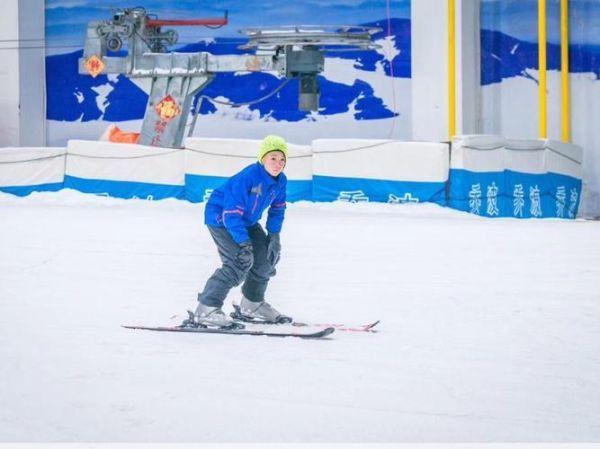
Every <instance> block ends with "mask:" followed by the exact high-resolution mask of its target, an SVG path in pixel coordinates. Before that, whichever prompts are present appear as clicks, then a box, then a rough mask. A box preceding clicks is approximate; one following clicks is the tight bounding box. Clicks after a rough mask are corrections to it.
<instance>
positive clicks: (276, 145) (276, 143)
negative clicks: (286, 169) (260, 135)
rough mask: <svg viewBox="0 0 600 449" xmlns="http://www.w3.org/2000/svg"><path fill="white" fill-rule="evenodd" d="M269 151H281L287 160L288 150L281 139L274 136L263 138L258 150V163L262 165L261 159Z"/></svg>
mask: <svg viewBox="0 0 600 449" xmlns="http://www.w3.org/2000/svg"><path fill="white" fill-rule="evenodd" d="M271 151H281V152H282V153H283V155H284V156H285V159H286V160H287V158H288V148H287V143H286V141H285V140H284V139H283V137H279V136H275V135H269V136H267V137H265V138H264V139H263V141H262V142H261V143H260V148H259V149H258V162H260V163H261V164H262V160H263V157H265V155H266V154H267V153H270V152H271Z"/></svg>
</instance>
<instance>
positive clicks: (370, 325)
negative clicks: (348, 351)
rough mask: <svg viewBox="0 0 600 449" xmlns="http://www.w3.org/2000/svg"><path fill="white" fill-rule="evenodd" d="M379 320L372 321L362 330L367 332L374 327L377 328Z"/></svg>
mask: <svg viewBox="0 0 600 449" xmlns="http://www.w3.org/2000/svg"><path fill="white" fill-rule="evenodd" d="M380 321H381V320H377V321H373V322H372V323H371V324H366V325H365V326H364V327H363V328H364V330H366V331H368V330H371V329H373V328H374V327H375V326H377V325H378V324H379V322H380Z"/></svg>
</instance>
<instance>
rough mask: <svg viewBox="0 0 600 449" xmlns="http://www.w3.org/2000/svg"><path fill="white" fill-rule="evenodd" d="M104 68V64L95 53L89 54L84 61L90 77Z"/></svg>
mask: <svg viewBox="0 0 600 449" xmlns="http://www.w3.org/2000/svg"><path fill="white" fill-rule="evenodd" d="M105 68H106V64H104V62H103V61H102V59H100V58H99V57H98V56H96V55H92V56H90V57H89V58H88V59H86V61H85V69H86V70H87V71H88V73H89V74H90V75H92V78H96V77H97V76H98V75H99V74H100V73H102V71H103V70H104V69H105Z"/></svg>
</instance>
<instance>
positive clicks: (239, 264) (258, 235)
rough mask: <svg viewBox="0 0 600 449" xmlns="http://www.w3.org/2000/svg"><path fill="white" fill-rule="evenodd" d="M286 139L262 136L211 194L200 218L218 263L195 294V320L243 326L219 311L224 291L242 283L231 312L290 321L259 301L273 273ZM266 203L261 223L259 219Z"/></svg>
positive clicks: (277, 253) (278, 246)
mask: <svg viewBox="0 0 600 449" xmlns="http://www.w3.org/2000/svg"><path fill="white" fill-rule="evenodd" d="M287 157H288V149H287V143H286V142H285V140H284V139H283V138H281V137H279V136H273V135H270V136H267V137H265V138H264V139H263V141H262V142H261V145H260V149H259V152H258V162H256V163H254V164H252V165H249V166H248V167H246V168H244V169H243V170H242V171H240V172H239V173H237V174H235V175H234V176H232V177H231V178H229V180H228V181H227V182H226V183H225V184H224V185H222V186H220V187H218V188H217V189H215V190H214V191H213V193H212V194H211V196H210V198H209V200H208V202H207V204H206V209H205V212H204V222H205V224H206V225H207V227H208V230H209V232H210V234H211V236H212V238H213V240H214V241H215V244H216V245H217V249H218V251H219V256H220V258H221V261H222V263H223V265H222V267H221V268H219V269H217V270H216V271H215V272H214V274H213V275H212V276H211V277H210V278H209V279H208V281H207V282H206V285H205V287H204V290H203V291H202V292H201V293H199V294H198V307H197V308H196V311H195V313H194V319H195V322H196V324H199V325H201V326H209V327H218V328H233V327H243V326H242V325H240V324H239V323H237V322H235V321H234V320H232V319H231V318H230V317H228V316H226V315H225V313H223V311H222V307H223V302H224V301H225V298H226V297H227V294H228V293H229V291H230V290H231V289H232V288H233V287H236V286H237V285H239V284H242V283H243V284H242V300H241V303H240V305H239V307H236V312H235V313H234V316H235V318H237V319H240V320H243V321H258V322H267V323H286V322H291V321H292V319H291V318H290V317H287V316H284V315H282V314H280V313H279V312H278V311H277V310H276V309H275V308H273V307H272V306H271V305H270V304H269V303H267V302H266V301H265V290H266V288H267V284H268V282H269V278H271V277H272V276H274V275H275V273H276V271H275V266H276V265H277V262H279V257H280V252H281V244H280V241H279V232H280V231H281V226H282V223H283V219H284V214H285V207H286V203H285V201H286V193H285V189H286V184H287V178H286V176H285V175H284V174H283V169H284V168H285V165H286V161H287ZM267 208H268V209H269V211H268V215H267V223H266V228H267V232H268V235H267V234H266V233H265V231H264V230H263V228H262V226H261V225H260V223H259V220H260V219H261V217H262V214H263V212H264V211H265V209H267Z"/></svg>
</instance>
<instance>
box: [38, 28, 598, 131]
mask: <svg viewBox="0 0 600 449" xmlns="http://www.w3.org/2000/svg"><path fill="white" fill-rule="evenodd" d="M362 25H363V26H375V27H380V28H382V31H381V32H379V33H377V34H375V35H374V36H373V40H374V41H375V42H379V43H382V42H385V43H386V44H387V45H392V49H391V50H392V51H393V52H394V57H393V59H392V60H391V61H389V60H388V59H387V58H386V55H385V52H384V51H382V50H369V51H334V50H333V49H332V51H329V52H328V53H327V58H328V59H329V60H330V61H331V59H332V58H338V59H344V60H351V61H354V63H353V69H354V70H355V71H356V79H355V80H354V82H353V84H351V85H349V84H342V83H339V82H334V81H332V80H329V79H327V77H326V76H319V82H320V86H321V102H320V111H319V114H322V115H334V114H340V113H345V112H347V111H349V110H350V108H352V110H353V113H354V118H355V119H356V120H375V119H382V118H388V117H392V116H394V114H395V112H394V111H392V110H390V109H389V108H388V107H387V106H386V105H385V103H384V101H383V99H381V98H379V97H377V96H376V95H375V93H374V89H373V87H372V86H371V85H369V83H368V82H366V81H364V80H363V79H362V78H361V72H375V71H377V70H383V73H385V75H386V76H388V77H391V76H393V77H394V78H410V77H411V67H410V58H411V41H410V39H411V37H410V26H411V24H410V20H409V19H397V18H396V19H391V20H390V21H388V20H379V21H374V22H369V23H365V24H362ZM390 42H391V44H390ZM239 45H240V39H239V38H226V37H223V38H214V39H206V40H202V41H200V42H198V43H195V44H190V45H186V46H183V47H180V48H176V49H174V50H175V51H178V52H201V51H206V52H209V53H212V54H215V55H222V54H244V53H248V51H243V50H240V49H239V48H238V46H239ZM570 51H571V55H570V71H571V72H573V73H582V72H591V73H594V74H595V75H596V77H600V46H594V45H572V46H571V48H570ZM81 55H82V50H79V51H75V52H72V53H67V54H60V55H53V56H48V57H47V58H46V83H47V92H48V94H47V100H48V102H47V118H48V119H49V120H56V121H91V120H99V119H102V120H105V121H111V122H119V121H125V120H136V119H141V118H142V117H143V116H144V109H145V105H146V101H147V95H146V94H145V93H144V92H143V91H142V90H141V89H139V88H138V87H137V86H136V85H135V84H133V83H132V82H131V81H130V80H129V79H127V77H125V76H122V75H115V76H104V75H101V76H98V77H96V78H92V77H91V76H87V75H80V74H78V73H77V60H78V58H79V57H81ZM327 64H328V63H327V62H326V70H327ZM536 68H537V44H535V43H531V42H526V41H522V40H519V39H516V38H514V37H511V36H509V35H507V34H504V33H502V32H499V31H489V30H481V84H482V85H484V86H485V85H488V84H492V83H498V82H501V81H502V80H503V79H505V78H510V77H519V76H520V77H527V78H533V77H532V76H531V75H530V74H529V73H528V71H527V70H528V69H536ZM559 68H560V47H559V46H558V45H556V44H548V69H549V70H558V69H559ZM326 74H327V71H326V72H325V75H326ZM282 82H283V79H281V78H278V77H276V76H275V75H272V74H268V73H248V74H234V73H221V74H218V75H217V76H216V77H215V78H214V80H213V81H212V82H211V83H210V84H209V85H208V86H207V87H206V88H205V89H204V90H203V91H202V94H203V95H207V96H209V97H213V98H214V97H221V98H226V99H228V101H230V102H233V103H242V102H248V101H252V100H254V99H257V98H260V97H263V96H265V95H267V94H268V93H269V92H271V91H273V90H274V89H276V88H277V87H278V86H279V85H280V84H281V83H282ZM196 101H197V99H196ZM297 101H298V82H297V81H296V80H293V81H291V82H290V83H288V84H287V85H286V86H285V87H284V88H283V89H281V91H279V92H278V93H277V94H276V95H274V96H272V97H270V98H268V99H266V100H264V101H262V102H260V103H257V104H254V105H251V106H249V109H250V110H251V111H258V112H259V114H260V117H262V118H269V119H272V120H285V121H290V122H294V121H300V120H305V119H307V118H308V117H310V115H311V113H310V112H306V111H299V110H298V108H297ZM215 111H216V108H215V106H214V105H213V104H212V103H211V102H210V101H204V102H203V103H202V107H201V110H200V113H201V114H211V113H214V112H215Z"/></svg>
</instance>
